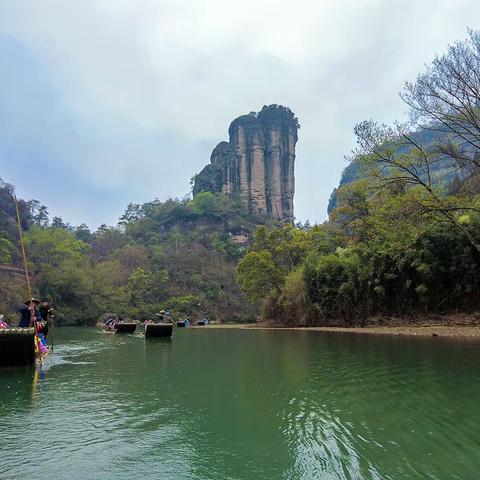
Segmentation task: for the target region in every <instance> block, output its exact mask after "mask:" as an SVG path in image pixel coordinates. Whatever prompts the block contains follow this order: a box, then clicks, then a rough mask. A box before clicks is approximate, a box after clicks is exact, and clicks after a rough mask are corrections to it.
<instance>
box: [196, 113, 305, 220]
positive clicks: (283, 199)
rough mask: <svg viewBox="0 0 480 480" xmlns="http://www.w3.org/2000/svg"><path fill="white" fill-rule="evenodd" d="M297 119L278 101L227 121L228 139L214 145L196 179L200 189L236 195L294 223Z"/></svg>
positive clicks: (257, 210) (250, 205)
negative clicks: (208, 162)
mask: <svg viewBox="0 0 480 480" xmlns="http://www.w3.org/2000/svg"><path fill="white" fill-rule="evenodd" d="M298 129H299V124H298V120H297V118H296V117H295V115H294V114H293V112H292V111H291V110H290V109H289V108H287V107H284V106H281V105H270V106H264V107H263V109H262V110H261V111H260V112H259V113H255V112H251V113H250V114H248V115H242V116H240V117H238V118H236V119H235V120H233V122H232V123H231V124H230V128H229V129H228V132H229V141H228V142H220V143H219V144H218V145H217V146H216V147H215V148H214V150H213V152H212V155H211V157H210V164H209V165H207V166H206V167H205V168H204V169H203V170H202V171H201V172H200V173H199V174H198V175H196V176H195V179H194V187H193V195H194V196H195V195H198V194H199V193H200V192H212V193H220V192H223V193H226V194H228V195H237V196H238V197H239V198H240V200H241V203H242V205H243V206H244V207H245V208H246V209H247V210H248V212H250V213H255V214H260V215H264V216H266V217H267V218H269V219H272V220H277V221H282V222H287V223H292V222H293V219H294V213H293V197H294V193H295V174H294V166H295V145H296V143H297V140H298Z"/></svg>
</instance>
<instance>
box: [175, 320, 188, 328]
mask: <svg viewBox="0 0 480 480" xmlns="http://www.w3.org/2000/svg"><path fill="white" fill-rule="evenodd" d="M189 325H190V322H189V321H188V320H179V321H178V322H177V327H179V328H185V327H188V326H189Z"/></svg>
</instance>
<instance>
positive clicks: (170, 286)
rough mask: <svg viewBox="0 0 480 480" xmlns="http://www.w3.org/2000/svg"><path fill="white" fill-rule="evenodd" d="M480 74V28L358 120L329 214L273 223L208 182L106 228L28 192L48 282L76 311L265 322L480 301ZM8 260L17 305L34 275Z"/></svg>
mask: <svg viewBox="0 0 480 480" xmlns="http://www.w3.org/2000/svg"><path fill="white" fill-rule="evenodd" d="M479 72H480V33H476V32H470V35H469V38H468V39H467V40H466V41H464V42H460V43H457V44H455V45H453V46H452V47H450V48H449V50H448V51H447V53H446V54H445V55H443V56H440V57H437V58H436V59H435V60H434V61H433V63H432V64H431V65H430V66H429V67H428V68H427V70H426V72H424V73H423V74H421V75H420V76H419V77H418V78H417V80H416V81H415V82H414V83H411V84H407V85H406V87H405V89H404V91H403V93H402V98H403V99H404V100H405V102H406V104H407V105H408V107H409V109H410V112H411V120H410V121H409V122H408V123H406V124H398V123H397V124H395V125H393V126H388V125H378V124H377V123H375V122H373V121H366V122H362V123H361V124H359V125H357V126H356V127H355V134H356V136H357V140H358V148H357V150H356V151H355V152H353V153H352V155H351V157H350V164H349V166H348V167H347V169H346V172H345V174H344V177H343V180H342V182H341V185H340V186H339V188H338V189H337V190H336V191H335V195H334V196H333V197H332V202H331V204H330V218H329V221H328V222H326V223H325V224H323V225H315V226H313V227H312V226H310V225H309V224H308V222H307V224H306V225H298V226H296V227H294V226H292V225H283V226H279V225H276V226H275V225H269V224H267V222H266V221H265V219H264V218H256V217H255V216H254V215H251V214H247V213H246V212H245V209H244V208H242V206H241V204H240V201H239V199H238V198H235V197H234V196H226V195H223V194H213V193H210V192H202V193H199V194H198V195H196V196H195V197H194V198H193V200H190V199H184V200H168V201H166V202H159V201H153V202H149V203H145V204H143V205H136V204H130V205H129V206H128V208H127V210H126V211H125V213H124V215H123V216H122V217H121V218H120V220H119V223H118V225H117V226H116V227H107V226H106V225H102V226H101V227H100V228H98V229H97V231H95V232H91V231H90V230H89V229H88V227H87V226H86V225H80V226H78V227H71V226H70V225H68V224H65V223H64V222H63V221H62V219H60V218H58V217H54V218H53V219H52V220H51V221H50V220H49V217H48V212H47V209H46V208H45V207H44V206H42V205H40V204H39V203H38V202H36V201H29V202H25V201H20V204H19V206H20V210H21V216H22V222H23V225H22V226H23V229H24V230H25V232H26V234H25V241H26V247H27V252H28V256H29V262H30V268H31V271H32V272H33V274H34V276H35V282H34V288H35V293H36V294H38V295H40V296H47V297H50V298H51V300H52V301H53V302H54V303H55V304H56V305H57V306H58V308H59V312H60V319H61V320H62V321H63V322H64V323H79V322H81V323H84V322H92V323H93V322H95V321H96V320H97V319H98V318H99V317H100V316H101V314H102V313H104V312H116V313H118V314H121V315H126V316H130V317H134V318H139V319H141V318H149V317H151V316H153V315H154V313H155V312H156V311H158V310H159V309H160V308H162V307H163V308H168V309H172V310H173V311H174V312H175V313H176V314H177V315H178V316H183V315H191V316H197V317H199V316H204V315H207V316H209V317H210V318H219V319H221V320H230V321H235V320H236V321H253V320H254V319H255V317H256V315H257V313H258V312H259V307H260V306H261V308H262V310H261V316H262V318H263V319H264V320H268V321H271V322H274V323H281V324H288V325H299V324H300V325H319V324H332V323H338V322H341V323H347V324H365V323H366V322H368V321H370V320H371V319H372V318H374V317H377V318H378V317H380V318H384V319H385V318H388V317H390V316H401V317H407V316H408V317H415V316H416V315H423V314H425V313H439V314H441V313H448V312H458V311H462V312H468V311H475V310H478V308H479V304H480V281H479V280H480V278H479V275H478V271H479V268H480V76H479ZM13 193H14V192H13V187H12V186H10V185H8V184H5V183H3V184H1V185H0V264H2V265H8V266H9V267H12V266H13V267H17V268H20V267H21V258H20V255H19V249H18V234H17V230H16V224H15V206H14V202H13V199H12V194H13ZM259 225H260V226H259ZM257 227H258V228H257ZM255 229H256V231H255ZM237 265H238V268H237ZM20 271H21V270H20ZM0 272H2V273H1V276H0V289H1V291H2V294H3V295H2V297H1V298H0V309H1V311H2V312H5V313H10V312H12V311H14V308H15V305H16V304H18V303H20V302H21V300H22V298H23V297H24V296H25V294H26V292H25V286H24V278H23V276H22V275H21V274H20V273H15V272H13V273H12V272H11V271H8V270H5V269H3V270H0ZM245 298H246V299H247V300H248V302H245Z"/></svg>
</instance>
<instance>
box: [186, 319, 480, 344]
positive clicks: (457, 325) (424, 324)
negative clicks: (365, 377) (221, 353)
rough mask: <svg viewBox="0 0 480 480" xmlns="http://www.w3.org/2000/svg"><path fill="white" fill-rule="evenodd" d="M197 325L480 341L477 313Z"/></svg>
mask: <svg viewBox="0 0 480 480" xmlns="http://www.w3.org/2000/svg"><path fill="white" fill-rule="evenodd" d="M194 328H237V329H238V328H239V329H249V330H250V329H257V330H300V331H311V332H340V333H358V334H375V335H399V336H414V337H457V338H478V339H479V340H480V322H479V320H478V318H477V316H476V315H474V316H472V315H452V316H445V317H432V318H428V317H425V318H424V319H423V321H421V322H420V321H417V322H415V323H412V322H408V323H406V322H405V323H403V324H402V322H401V320H399V319H394V320H392V322H391V324H390V325H379V324H375V325H367V326H365V327H344V326H331V327H283V326H278V325H271V324H262V323H253V324H238V323H216V324H210V325H208V326H206V327H194Z"/></svg>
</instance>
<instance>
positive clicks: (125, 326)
mask: <svg viewBox="0 0 480 480" xmlns="http://www.w3.org/2000/svg"><path fill="white" fill-rule="evenodd" d="M137 325H138V322H119V323H115V324H114V328H115V333H134V332H135V329H136V328H137Z"/></svg>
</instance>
